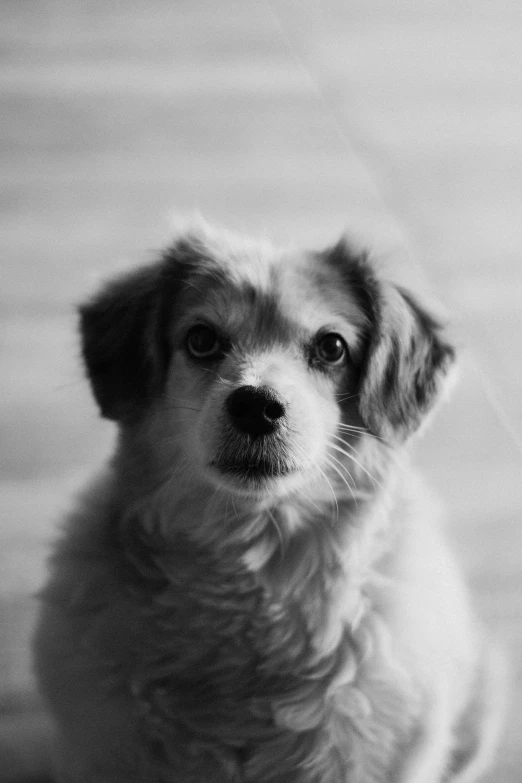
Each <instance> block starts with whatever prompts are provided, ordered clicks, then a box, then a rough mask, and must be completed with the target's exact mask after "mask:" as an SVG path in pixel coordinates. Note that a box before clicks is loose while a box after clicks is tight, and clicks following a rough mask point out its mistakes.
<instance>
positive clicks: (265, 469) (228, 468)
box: [210, 458, 291, 481]
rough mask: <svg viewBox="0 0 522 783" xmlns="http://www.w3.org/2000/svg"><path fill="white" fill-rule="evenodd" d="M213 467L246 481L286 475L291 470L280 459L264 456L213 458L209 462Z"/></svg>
mask: <svg viewBox="0 0 522 783" xmlns="http://www.w3.org/2000/svg"><path fill="white" fill-rule="evenodd" d="M210 465H211V466H212V467H213V468H216V469H217V470H219V472H220V473H224V474H225V475H228V476H233V477H236V478H239V479H243V480H246V481H249V480H252V481H259V480H263V479H271V478H278V477H280V476H286V475H288V473H290V472H291V470H290V467H289V466H288V465H287V464H286V463H285V462H283V461H281V460H271V459H266V458H247V459H242V460H233V461H231V460H226V459H225V460H214V461H212V462H211V463H210Z"/></svg>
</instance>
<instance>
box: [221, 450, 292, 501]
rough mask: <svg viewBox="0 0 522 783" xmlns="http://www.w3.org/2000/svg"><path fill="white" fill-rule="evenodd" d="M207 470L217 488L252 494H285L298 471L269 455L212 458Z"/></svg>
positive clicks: (245, 495)
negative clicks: (259, 457) (241, 457)
mask: <svg viewBox="0 0 522 783" xmlns="http://www.w3.org/2000/svg"><path fill="white" fill-rule="evenodd" d="M208 471H209V475H210V478H211V480H212V482H213V483H214V484H216V485H217V486H218V487H219V488H220V489H224V490H226V491H228V492H233V493H235V494H238V495H242V496H243V497H253V498H265V497H270V496H274V495H281V494H285V491H286V488H287V486H288V484H290V483H292V480H293V479H295V477H296V474H297V472H298V471H297V470H296V469H295V468H294V469H292V468H291V467H290V466H289V465H287V464H286V463H282V462H280V461H276V460H269V459H257V460H246V459H245V460H242V461H237V462H234V461H225V460H212V461H211V462H210V463H209V464H208Z"/></svg>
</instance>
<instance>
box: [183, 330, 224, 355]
mask: <svg viewBox="0 0 522 783" xmlns="http://www.w3.org/2000/svg"><path fill="white" fill-rule="evenodd" d="M186 346H187V350H188V352H189V353H190V354H191V356H194V358H196V359H207V358H210V357H211V356H216V355H217V354H219V353H221V351H222V349H223V348H222V345H221V341H220V339H219V337H218V336H217V334H216V333H215V331H214V330H213V329H211V328H210V327H209V326H204V325H203V324H199V325H198V326H193V327H192V329H190V331H189V333H188V334H187V339H186Z"/></svg>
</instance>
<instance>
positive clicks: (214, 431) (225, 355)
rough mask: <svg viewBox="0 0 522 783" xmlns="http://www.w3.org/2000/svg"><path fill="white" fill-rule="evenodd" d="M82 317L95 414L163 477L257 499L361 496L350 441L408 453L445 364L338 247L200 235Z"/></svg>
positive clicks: (415, 314)
mask: <svg viewBox="0 0 522 783" xmlns="http://www.w3.org/2000/svg"><path fill="white" fill-rule="evenodd" d="M80 313H81V331H82V338H83V356H84V359H85V363H86V367H87V371H88V374H89V377H90V380H91V384H92V388H93V391H94V395H95V397H96V400H97V402H98V404H99V406H100V409H101V412H102V414H103V415H104V416H106V417H107V418H110V419H114V420H115V421H117V422H118V424H119V425H120V426H121V428H122V429H123V431H124V432H126V431H127V432H134V433H140V437H142V438H144V439H145V440H147V442H148V448H149V451H150V452H151V453H153V454H154V457H155V459H156V460H157V461H158V464H159V465H160V466H161V471H162V474H163V476H164V477H165V479H168V478H169V476H171V477H172V478H173V477H174V476H175V475H176V476H177V480H178V481H180V482H185V483H188V484H190V485H191V486H193V487H197V486H203V485H206V486H211V487H212V486H213V487H214V488H217V489H218V490H219V489H222V490H224V491H226V492H232V493H235V494H238V495H243V496H245V495H246V496H253V497H257V498H259V497H264V496H271V497H274V496H280V495H283V494H287V493H289V492H292V491H294V490H295V491H306V490H307V488H308V487H310V486H312V485H315V484H317V483H318V482H321V481H322V482H324V484H326V482H327V483H328V484H329V485H330V486H331V485H332V484H333V485H336V486H337V487H339V485H341V484H343V485H344V487H345V491H346V492H348V490H350V491H351V492H352V491H354V489H356V487H357V476H362V473H361V472H360V470H361V469H362V470H364V465H362V464H359V460H358V456H357V455H358V448H359V444H360V443H361V442H362V441H363V439H364V438H366V437H369V438H374V439H378V441H379V443H384V444H385V445H384V446H383V448H385V449H386V448H389V447H390V446H394V445H397V444H399V443H402V442H404V441H405V440H406V439H407V438H408V437H409V436H410V435H411V434H412V433H413V432H415V430H417V429H418V427H419V425H420V424H421V422H422V421H423V419H424V417H425V416H426V414H427V413H428V411H429V410H430V409H431V408H432V407H433V405H434V403H435V401H436V399H437V397H438V395H439V390H440V388H441V383H442V381H443V378H444V376H445V375H446V373H447V370H448V368H449V366H450V365H451V363H452V360H453V358H454V352H453V349H452V348H451V346H450V345H448V344H447V343H446V342H445V341H444V340H443V339H442V337H441V328H440V325H439V323H438V322H437V321H436V320H435V319H434V318H433V317H432V316H430V315H429V314H428V313H427V312H426V311H425V309H423V308H422V307H421V306H420V305H419V304H418V303H417V301H416V300H415V299H414V298H413V297H412V296H411V295H410V294H408V293H407V292H405V291H404V290H401V289H399V288H397V287H395V286H393V285H391V284H388V283H386V282H384V281H382V280H380V279H379V276H378V275H377V273H376V271H375V269H374V268H373V266H372V264H371V263H370V262H369V261H368V259H367V258H366V257H365V256H364V255H361V254H359V253H355V252H353V251H351V250H350V248H349V246H348V245H347V244H346V243H345V242H344V241H342V242H341V243H339V244H338V245H337V246H335V247H334V248H333V249H330V250H327V251H324V252H294V251H279V250H275V249H274V248H272V247H271V246H269V245H267V244H263V243H255V242H251V241H246V240H240V239H238V238H235V237H232V236H230V235H228V234H226V233H224V232H221V231H213V230H212V229H210V228H208V227H205V226H201V227H199V228H197V229H190V230H188V231H187V232H185V233H183V234H182V235H180V236H179V237H178V238H177V239H176V241H175V242H174V243H173V244H172V246H171V247H170V248H169V249H168V250H167V251H166V252H165V253H164V255H163V258H162V259H161V260H160V261H158V262H157V263H155V264H152V265H150V266H146V267H143V268H141V269H138V270H137V271H136V272H133V273H131V274H128V275H126V276H124V277H121V278H120V279H117V280H116V281H115V282H112V283H110V284H109V285H108V286H107V287H106V288H105V289H104V290H102V291H101V293H99V294H98V295H97V296H96V297H95V298H94V299H93V300H91V301H90V302H88V303H87V304H85V305H83V306H82V307H81V310H80ZM354 476H355V478H354Z"/></svg>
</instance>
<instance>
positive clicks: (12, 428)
mask: <svg viewBox="0 0 522 783" xmlns="http://www.w3.org/2000/svg"><path fill="white" fill-rule="evenodd" d="M0 15H1V18H0V46H1V52H0V57H1V59H0V63H1V68H0V112H1V122H0V181H1V183H2V189H1V192H0V224H1V230H0V263H1V268H2V276H1V280H2V282H1V287H0V306H1V311H0V325H1V326H0V346H1V348H0V351H1V353H0V356H1V360H0V361H1V367H0V405H1V409H0V410H1V414H0V415H1V421H0V432H1V435H0V471H1V480H0V783H5V782H6V781H8V780H12V779H14V778H15V776H16V775H18V774H22V773H24V774H25V778H24V779H29V776H30V775H31V774H32V773H34V772H35V771H38V770H39V769H40V768H41V765H42V763H43V757H44V756H45V749H44V747H43V743H44V726H45V719H44V717H43V715H42V713H41V711H40V707H39V705H38V701H37V699H36V697H35V695H34V682H33V678H32V675H31V667H30V656H29V638H30V633H31V627H32V623H33V620H34V612H35V601H34V598H33V594H34V592H35V591H36V590H37V589H38V587H39V585H40V584H41V582H42V579H43V575H44V564H45V558H46V556H47V553H48V550H49V543H50V542H51V541H52V540H53V537H54V536H55V535H56V530H57V524H58V521H59V519H60V516H61V515H62V514H63V513H64V512H65V510H66V509H67V508H68V507H69V504H70V502H71V497H72V496H73V494H74V491H75V489H76V488H77V487H78V486H80V485H81V484H82V483H83V482H84V481H85V478H86V477H87V476H88V475H89V474H90V473H91V472H92V471H93V470H94V469H95V468H96V467H97V466H99V464H100V463H101V462H102V460H103V459H104V458H105V457H106V456H107V454H108V453H109V451H110V448H111V442H112V440H113V436H114V432H113V429H112V425H110V424H109V423H104V422H102V421H101V420H100V419H99V418H98V414H97V411H96V409H95V406H94V403H93V401H92V399H91V396H90V393H89V391H88V388H87V384H86V383H85V381H84V377H83V371H82V368H81V366H80V362H79V355H78V342H77V335H76V321H75V312H74V306H75V304H76V303H77V302H78V301H79V300H81V299H82V298H83V297H85V296H86V294H88V293H89V292H91V291H92V290H93V288H94V287H95V286H96V285H97V284H98V282H99V281H100V280H101V279H103V278H104V277H106V276H107V275H109V274H110V273H111V272H113V271H114V269H115V268H118V267H119V266H121V265H123V264H124V263H134V264H136V263H139V262H141V261H144V260H150V259H152V258H153V257H154V255H155V253H156V252H157V250H158V249H159V248H160V247H161V246H162V244H163V243H164V242H165V241H167V240H168V236H169V221H170V218H171V216H172V215H173V214H176V213H178V212H183V213H186V212H187V211H191V210H193V209H199V210H200V211H201V212H202V213H203V214H205V215H206V216H208V217H209V218H211V219H214V220H217V221H218V222H221V223H224V224H226V225H228V226H230V227H232V228H236V229H240V230H245V231H248V232H251V233H253V234H262V235H269V236H271V237H273V238H274V239H275V240H283V241H284V240H292V241H296V242H298V243H299V244H303V245H312V246H314V245H315V246H317V247H321V246H322V245H325V244H328V243H331V242H333V241H335V240H336V239H337V238H338V236H339V235H340V234H341V233H342V232H343V231H345V230H347V231H349V232H351V233H354V234H355V235H357V236H358V237H359V238H360V239H362V240H363V241H364V242H365V243H366V244H367V245H368V246H369V247H370V248H371V249H372V250H373V251H374V252H375V253H376V254H377V255H379V256H380V257H382V259H383V261H384V262H386V264H389V266H390V269H391V270H393V274H394V275H396V276H397V277H398V278H400V279H401V281H402V282H406V283H407V284H410V285H412V286H414V287H417V288H418V287H421V288H425V287H429V288H431V290H432V291H434V292H435V294H436V295H437V296H438V297H439V298H440V299H441V300H442V301H443V302H444V303H445V305H446V307H447V309H448V310H449V312H450V313H451V314H452V319H453V322H454V325H455V328H454V332H455V334H456V336H457V340H458V342H459V344H460V345H461V381H460V385H459V387H458V388H457V390H456V391H455V393H454V395H453V399H452V401H451V403H450V404H449V405H447V406H446V407H445V408H444V409H443V411H442V412H441V414H440V416H439V418H438V419H437V422H436V424H435V426H434V427H432V429H431V431H430V432H429V434H428V435H427V436H426V438H425V440H424V442H423V444H422V446H421V447H420V448H419V455H418V458H419V461H420V462H421V463H422V464H423V466H424V468H425V470H426V471H427V473H428V474H429V476H430V478H431V481H432V483H433V484H434V485H435V486H436V487H437V488H438V489H439V491H440V493H441V494H442V495H443V497H444V499H445V501H446V504H447V506H448V511H449V528H450V535H451V537H452V538H453V541H454V544H455V546H456V547H457V549H458V551H459V554H460V558H461V560H462V562H463V564H464V566H465V568H466V571H467V575H468V579H469V582H470V584H471V587H472V589H473V591H474V593H475V596H476V600H477V603H478V605H479V608H480V612H481V615H482V617H483V618H484V620H485V621H486V622H487V623H488V624H489V625H490V626H491V627H492V628H493V629H495V630H496V631H497V632H498V633H499V634H500V635H501V637H503V638H504V640H505V641H506V643H507V645H508V647H509V648H510V651H511V659H512V668H513V674H512V687H511V695H512V705H511V715H512V719H511V720H510V721H509V722H508V725H507V728H506V731H505V734H504V739H503V743H502V748H501V753H500V755H499V759H498V764H497V768H496V769H495V771H494V772H493V773H492V774H491V776H490V778H488V780H490V781H497V782H498V783H520V779H521V777H520V775H521V773H520V770H521V769H522V738H521V736H520V728H519V715H520V713H521V711H522V680H521V677H522V652H521V641H522V575H521V569H520V562H521V557H522V525H521V524H520V516H521V510H522V482H521V480H520V475H521V463H522V444H521V439H520V433H521V432H522V402H521V397H522V394H521V392H522V376H521V372H520V368H521V359H520V350H521V346H522V336H521V335H522V274H521V270H520V249H521V247H522V122H521V121H522V57H521V50H522V4H521V3H520V2H519V0H475V2H473V3H469V2H464V0H417V1H416V2H415V3H412V2H410V0H403V1H401V0H397V2H389V0H337V1H336V0H322V1H321V2H314V0H298V1H297V0H296V1H295V2H290V0H288V1H286V0H272V1H271V2H269V1H268V0H265V1H264V2H259V0H257V1H256V0H237V1H236V2H230V1H229V0H224V1H223V2H219V3H217V2H215V0H214V2H210V1H209V2H205V1H204V0H201V1H200V2H193V1H192V2H189V1H187V2H184V1H183V0H170V1H169V2H167V1H166V0H165V1H164V0H150V1H149V2H148V3H142V2H137V0H127V1H126V2H115V1H114V0H105V1H104V2H102V0H99V1H96V0H86V1H84V2H80V1H79V0H39V1H38V2H37V1H36V0H4V2H2V3H1V5H0Z"/></svg>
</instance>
